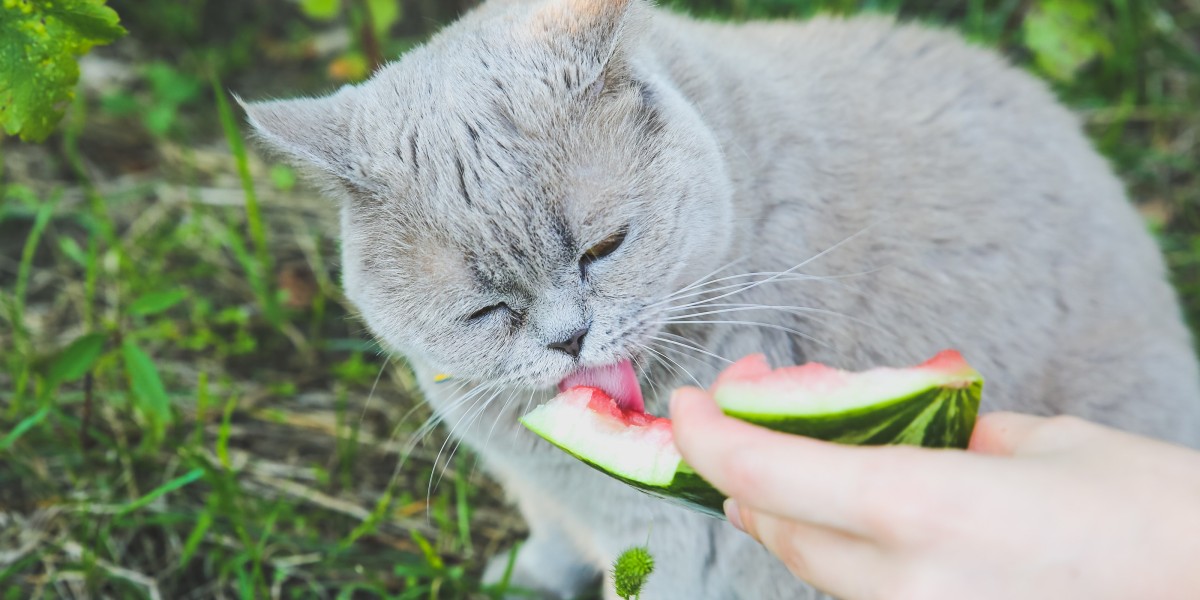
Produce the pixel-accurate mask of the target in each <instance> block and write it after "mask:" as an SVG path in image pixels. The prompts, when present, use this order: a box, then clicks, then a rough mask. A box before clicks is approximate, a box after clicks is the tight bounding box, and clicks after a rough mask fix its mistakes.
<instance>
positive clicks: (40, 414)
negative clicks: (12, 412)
mask: <svg viewBox="0 0 1200 600" xmlns="http://www.w3.org/2000/svg"><path fill="white" fill-rule="evenodd" d="M49 414H50V407H48V406H45V407H42V408H41V410H39V411H37V412H35V413H33V414H32V415H29V416H28V417H25V418H24V419H21V422H19V423H17V425H16V426H15V427H13V428H12V431H10V432H8V435H6V436H4V439H0V452H4V451H5V450H8V449H9V448H10V447H11V446H12V445H13V444H15V443H17V440H19V439H21V436H23V435H25V432H27V431H29V430H30V429H33V428H34V427H36V426H37V425H38V423H41V422H42V421H44V420H46V415H49Z"/></svg>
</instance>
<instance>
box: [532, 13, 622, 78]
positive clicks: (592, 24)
mask: <svg viewBox="0 0 1200 600" xmlns="http://www.w3.org/2000/svg"><path fill="white" fill-rule="evenodd" d="M641 3H642V0H554V1H553V2H550V3H549V4H547V5H546V6H545V7H544V8H543V9H542V12H541V15H540V19H539V23H540V26H541V27H542V28H544V30H545V31H548V32H550V33H551V34H552V35H554V36H556V37H560V38H561V37H565V38H566V39H567V40H568V41H569V42H570V45H571V46H572V47H573V48H574V49H575V50H577V51H579V52H582V53H583V54H584V55H585V56H586V57H587V58H589V59H592V60H593V61H595V62H597V63H599V64H601V65H603V64H604V63H607V62H608V61H609V60H610V59H611V58H612V55H613V53H614V52H615V51H616V50H617V47H618V45H619V42H620V41H621V38H622V37H624V36H625V35H626V34H627V33H628V32H629V30H630V29H631V26H632V25H633V24H634V22H635V21H636V16H635V15H634V13H636V12H637V11H638V9H639V8H640V7H639V5H640V4H641Z"/></svg>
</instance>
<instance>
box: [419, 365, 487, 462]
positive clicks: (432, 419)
mask: <svg viewBox="0 0 1200 600" xmlns="http://www.w3.org/2000/svg"><path fill="white" fill-rule="evenodd" d="M466 386H467V383H466V382H464V383H462V384H459V386H458V389H457V390H456V392H455V393H458V392H461V391H462V389H463V388H465V387H466ZM487 387H488V386H487V384H484V385H481V386H479V387H477V388H475V389H473V390H471V391H469V392H467V393H466V394H465V395H464V396H462V397H461V398H457V399H455V400H454V401H453V402H452V403H451V404H450V405H449V406H447V407H445V408H444V409H442V410H440V411H435V412H434V413H433V414H432V415H430V416H429V418H428V419H426V420H425V422H424V423H422V424H421V426H420V427H418V428H417V430H416V431H414V432H413V434H412V436H411V438H410V439H409V441H408V443H407V444H405V447H404V449H403V450H402V451H401V454H400V462H399V466H400V467H401V468H403V466H404V464H405V463H406V462H407V461H408V459H409V457H410V456H411V455H412V453H413V451H415V450H416V448H417V446H418V445H420V444H421V442H423V441H424V440H425V438H426V437H428V436H429V435H430V434H432V433H433V431H434V430H435V429H437V426H438V425H440V424H441V423H442V422H443V421H445V417H444V415H446V414H449V413H451V412H453V411H454V410H457V409H458V408H459V407H460V406H463V405H465V404H466V403H467V402H470V401H471V400H472V399H473V398H475V397H476V396H477V395H479V394H482V393H484V392H485V391H486V390H487ZM415 410H416V409H415V408H414V409H413V410H410V411H409V414H411V413H412V412H413V411H415Z"/></svg>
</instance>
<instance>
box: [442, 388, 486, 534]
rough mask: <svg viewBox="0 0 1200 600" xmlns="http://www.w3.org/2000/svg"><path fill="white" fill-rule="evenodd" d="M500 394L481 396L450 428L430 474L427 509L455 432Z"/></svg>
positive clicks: (447, 465)
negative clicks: (440, 467) (444, 456)
mask: <svg viewBox="0 0 1200 600" xmlns="http://www.w3.org/2000/svg"><path fill="white" fill-rule="evenodd" d="M498 393H499V390H496V392H494V393H493V394H492V395H491V396H490V397H489V396H486V395H484V394H480V395H479V397H478V398H477V399H476V400H475V402H474V403H473V404H471V406H469V407H468V408H467V409H466V410H465V411H463V414H462V416H461V417H459V418H458V420H457V421H455V422H454V425H453V426H451V427H450V431H449V432H447V435H446V440H445V441H443V442H442V447H441V448H440V449H439V450H438V453H437V456H435V457H434V459H433V467H432V470H431V471H430V473H429V485H428V487H427V488H426V490H425V504H426V506H427V507H428V506H430V504H431V503H432V500H433V487H434V486H433V483H434V477H435V476H436V475H437V474H438V464H440V463H441V460H442V455H443V454H445V452H446V446H447V445H448V444H449V443H450V440H453V439H456V438H455V436H454V432H455V431H457V430H458V426H459V425H461V424H462V422H463V420H464V419H466V418H467V417H469V416H471V415H472V413H473V411H474V410H476V408H477V407H479V406H480V404H481V402H482V403H483V405H484V406H485V407H486V404H487V402H490V401H491V399H493V398H495V397H496V395H497V394H498ZM485 399H486V400H485ZM455 448H457V444H456V445H455ZM448 467H449V464H448V463H447V464H446V466H445V467H443V473H444V469H445V468H448ZM438 481H439V482H440V481H441V478H440V477H439V478H438ZM426 514H428V510H427V511H426Z"/></svg>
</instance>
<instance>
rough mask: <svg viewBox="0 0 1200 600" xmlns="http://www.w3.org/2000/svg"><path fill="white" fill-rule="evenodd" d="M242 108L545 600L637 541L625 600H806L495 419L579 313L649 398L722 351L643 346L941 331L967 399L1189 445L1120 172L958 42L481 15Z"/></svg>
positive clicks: (540, 392)
mask: <svg viewBox="0 0 1200 600" xmlns="http://www.w3.org/2000/svg"><path fill="white" fill-rule="evenodd" d="M246 108H247V110H248V112H249V114H250V118H251V121H252V123H253V124H254V126H255V127H256V129H257V130H258V132H259V134H260V136H261V137H262V138H263V140H264V141H265V142H266V143H267V144H268V145H269V146H271V147H273V148H275V149H277V150H278V151H280V152H282V153H284V154H286V155H288V156H290V157H291V158H293V159H295V161H296V162H297V163H298V164H300V165H302V166H303V167H305V168H306V170H307V172H308V173H309V174H310V175H311V176H312V177H314V178H315V179H316V180H317V181H318V182H320V183H321V184H322V185H323V186H325V188H326V189H328V190H329V192H330V194H332V195H333V196H335V197H337V198H338V199H339V201H340V202H341V207H342V209H341V215H342V231H343V253H344V255H343V260H344V262H343V264H344V268H345V286H346V289H347V292H348V293H349V296H350V298H351V299H352V300H353V301H354V303H355V304H356V305H357V306H358V307H359V309H360V310H361V312H362V315H363V317H364V318H365V319H366V321H367V323H368V324H369V326H370V328H371V330H372V331H373V332H374V333H375V334H376V335H377V336H378V337H379V338H380V339H381V340H383V341H384V342H385V343H386V345H387V346H389V347H390V348H391V349H392V350H394V351H396V352H399V353H402V354H403V355H405V356H406V357H407V358H409V359H410V362H411V364H412V365H413V366H414V368H415V369H416V372H417V374H418V376H419V378H420V380H421V382H422V385H423V387H424V391H425V393H426V394H427V396H428V398H429V400H430V402H431V403H432V404H433V405H434V406H435V407H436V409H437V410H438V412H439V414H440V416H442V417H443V418H444V419H445V420H446V422H447V423H448V424H449V425H451V426H453V433H454V435H456V436H458V437H459V438H461V439H462V440H464V441H465V442H467V443H468V444H470V445H471V446H473V447H475V448H476V449H477V450H479V451H480V452H481V453H482V455H483V458H484V460H485V461H486V463H487V464H488V466H489V469H490V471H491V473H492V474H493V475H494V476H496V477H497V478H499V480H500V481H501V482H503V483H504V484H505V486H506V487H507V489H508V490H509V491H510V492H511V493H512V495H513V497H514V499H515V500H516V502H517V503H518V505H519V506H520V508H521V510H522V512H523V513H524V514H525V516H526V518H527V519H528V521H529V524H530V528H531V530H532V535H531V538H530V540H529V542H528V543H527V544H526V545H525V546H524V549H523V551H522V553H521V554H520V556H519V559H518V562H517V569H516V574H515V575H516V582H517V583H519V584H522V585H529V586H535V587H539V588H541V589H542V590H544V591H545V592H546V593H547V595H548V596H551V597H567V596H569V595H571V594H573V593H575V592H577V591H579V590H580V589H581V588H582V586H585V585H587V584H588V582H589V581H590V580H591V579H592V578H593V577H595V576H597V575H598V574H599V573H601V572H602V571H603V570H604V569H605V568H606V566H607V565H609V564H610V563H611V561H612V559H613V558H614V557H615V556H616V555H617V554H618V553H619V552H620V551H622V550H623V549H625V548H627V547H629V546H631V545H634V544H636V543H640V542H642V541H644V540H645V539H646V537H647V534H648V533H650V546H651V549H652V551H653V552H654V554H655V555H656V556H657V557H658V564H659V570H658V572H657V573H656V574H655V575H654V577H652V578H651V581H650V584H649V587H648V589H647V591H646V594H645V596H644V597H645V598H647V599H662V598H677V599H681V600H704V599H723V598H747V599H755V600H759V599H763V598H815V597H817V596H818V595H817V594H816V592H814V591H812V590H811V589H809V588H807V587H805V586H803V585H802V584H800V583H798V582H796V581H795V580H794V579H793V578H792V577H791V576H790V575H789V574H788V573H787V572H786V571H785V570H783V569H782V567H780V566H779V564H778V563H777V562H775V561H774V560H772V559H770V558H769V557H768V556H767V555H766V553H765V551H764V550H762V549H761V548H760V547H759V546H758V545H757V544H755V543H754V542H753V541H751V540H750V539H749V538H747V537H745V536H743V535H741V534H739V533H738V532H736V531H734V530H733V529H731V528H730V527H729V526H727V525H726V524H724V523H723V522H718V521H715V520H710V519H708V518H705V517H701V516H699V515H695V514H691V513H689V512H685V511H683V510H681V509H677V508H674V507H672V506H669V505H667V504H664V503H662V502H660V501H656V500H651V499H649V498H646V497H644V496H641V495H640V494H638V493H636V492H633V491H631V490H630V489H628V488H626V487H624V486H622V485H621V484H618V483H616V482H614V481H611V480H609V479H607V478H605V477H604V476H602V475H599V474H597V473H595V472H593V471H591V470H590V469H588V468H587V467H585V466H583V465H582V464H580V463H578V462H576V461H574V460H573V459H571V458H569V457H567V456H566V455H565V454H563V453H561V452H558V451H556V450H554V449H552V448H550V447H549V446H548V445H547V444H545V443H543V442H542V441H540V440H538V439H536V438H535V437H534V436H532V435H531V434H529V433H527V432H525V431H523V430H522V429H521V428H520V427H519V426H517V425H516V424H515V419H516V417H517V416H519V415H520V414H522V413H524V412H525V411H526V410H528V409H529V407H530V406H531V405H532V403H535V402H540V401H543V400H545V399H546V398H548V397H549V396H550V394H551V393H552V388H553V386H554V384H555V383H556V382H557V381H559V380H560V379H561V378H562V377H564V376H565V375H566V374H567V373H568V372H570V371H571V370H573V369H575V368H576V367H577V366H578V364H577V363H576V362H575V361H573V360H572V359H571V358H570V357H568V356H566V355H564V354H563V353H561V352H555V351H552V350H549V349H548V348H547V344H549V343H553V342H555V341H558V340H561V339H563V337H564V336H566V335H567V334H569V333H570V332H572V331H575V330H576V329H578V328H579V327H581V326H583V325H586V324H588V323H590V324H591V333H590V334H589V335H588V338H587V339H586V340H585V343H584V346H583V353H582V355H581V356H580V363H582V364H589V365H600V364H606V363H610V362H613V361H616V360H618V359H620V358H622V357H628V356H633V357H635V359H636V361H637V363H638V364H639V365H640V366H641V371H640V377H641V378H642V381H643V386H644V387H645V389H646V391H647V395H648V402H649V407H650V409H651V411H652V412H656V413H658V414H662V413H663V412H664V411H665V400H666V395H667V393H668V391H669V390H670V389H671V388H673V387H676V386H678V385H682V384H687V383H691V382H692V376H694V377H695V379H697V380H699V382H700V383H707V382H709V381H710V380H711V379H712V377H713V375H714V374H715V372H716V370H717V369H718V368H719V367H720V366H721V364H722V363H720V362H719V361H717V360H716V359H713V358H711V357H710V356H707V355H706V354H704V353H701V352H699V351H694V350H687V349H684V348H683V347H682V346H679V345H675V344H672V343H670V342H664V341H661V340H658V339H654V337H653V336H657V337H659V338H664V337H665V338H666V339H668V340H672V341H673V342H676V343H690V344H695V345H697V346H699V347H701V348H702V349H703V350H704V352H707V353H711V354H715V355H719V356H723V357H728V358H738V357H740V356H742V355H745V354H749V353H752V352H757V351H766V352H767V354H768V355H769V356H770V357H771V359H772V360H773V361H774V362H775V363H776V364H781V363H794V362H802V361H808V360H814V361H821V362H826V363H831V364H835V365H838V366H841V367H845V368H852V369H859V368H866V367H871V366H877V365H885V364H886V365H904V364H908V363H913V362H916V361H920V360H923V359H925V358H928V357H929V356H931V355H932V354H934V353H935V352H937V351H938V350H941V349H943V348H947V347H954V348H959V349H961V350H963V351H964V352H965V354H966V355H967V357H968V359H969V360H970V361H971V362H973V363H974V364H975V365H977V366H978V368H979V369H980V370H981V371H982V372H983V373H984V374H985V375H986V376H987V379H988V384H987V391H986V398H985V404H986V406H985V409H986V410H998V409H1011V410H1020V411H1025V412H1031V413H1036V414H1044V415H1049V414H1057V413H1072V414H1076V415H1081V416H1083V417H1087V418H1091V419H1094V420H1097V421H1100V422H1103V423H1108V424H1111V425H1115V426H1119V427H1122V428H1125V429H1128V430H1131V431H1135V432H1139V433H1144V434H1150V435H1155V436H1158V437H1161V438H1164V439H1168V440H1174V441H1178V442H1182V443H1186V444H1189V445H1196V444H1198V443H1200V390H1198V389H1197V381H1198V379H1200V378H1198V376H1197V367H1196V361H1195V357H1194V355H1193V352H1192V349H1191V340H1190V338H1189V334H1188V332H1187V331H1186V329H1185V327H1184V325H1183V323H1182V321H1181V318H1180V314H1179V309H1178V306H1177V303H1176V300H1175V298H1174V296H1173V292H1172V290H1171V288H1170V287H1169V285H1168V284H1167V282H1166V278H1165V274H1164V267H1163V263H1162V260H1161V257H1160V256H1159V253H1158V251H1157V249H1156V248H1155V246H1154V244H1153V242H1152V240H1151V238H1150V236H1149V235H1147V233H1146V232H1145V231H1144V227H1143V225H1142V223H1141V221H1140V220H1139V217H1138V215H1137V214H1136V212H1135V211H1134V210H1133V209H1132V208H1131V206H1130V205H1129V203H1128V202H1127V201H1126V198H1125V193H1124V191H1123V189H1122V186H1121V184H1120V183H1119V182H1118V180H1117V179H1116V178H1115V177H1114V176H1113V174H1112V172H1111V169H1110V167H1109V166H1108V165H1107V164H1106V163H1105V161H1104V160H1102V159H1101V158H1100V157H1099V156H1098V155H1097V154H1096V152H1094V151H1093V149H1092V148H1091V146H1090V145H1089V142H1088V141H1087V139H1086V138H1085V136H1084V135H1083V133H1081V128H1080V125H1079V123H1078V122H1077V120H1076V119H1075V118H1074V117H1073V116H1072V115H1071V114H1070V113H1069V112H1068V111H1066V110H1065V109H1063V108H1061V107H1060V106H1059V105H1058V104H1057V103H1056V102H1055V99H1054V98H1053V97H1052V95H1051V94H1050V92H1049V91H1048V90H1047V89H1046V88H1045V86H1044V85H1042V84H1041V83H1039V82H1038V81H1036V80H1035V79H1033V78H1032V77H1029V76H1028V75H1026V74H1024V73H1022V72H1020V71H1018V70H1016V69H1014V68H1012V67H1010V66H1009V65H1007V64H1006V63H1005V62H1004V61H1003V60H1002V59H1000V58H999V57H997V56H996V55H994V54H992V53H991V52H988V51H985V50H982V49H979V48H974V47H971V46H968V45H967V44H965V43H964V42H963V41H961V40H960V39H959V38H957V37H956V36H954V35H951V34H949V33H945V32H941V31H936V30H931V29H927V28H923V27H919V26H914V25H898V24H896V23H894V22H892V21H890V20H887V19H883V18H877V17H872V18H857V19H851V20H838V19H828V18H819V19H814V20H812V21H809V22H806V23H752V24H747V25H720V24H711V23H699V22H695V21H691V20H688V19H686V18H683V17H680V16H676V15H672V14H669V13H666V12H662V11H660V10H658V9H655V8H653V7H651V6H649V5H648V4H646V3H644V2H643V0H619V1H614V0H607V1H606V0H542V1H532V0H530V1H518V0H509V1H499V0H493V1H492V2H490V3H487V4H485V5H484V6H483V7H481V8H480V9H477V10H476V11H474V12H472V13H470V14H468V15H467V16H466V17H464V18H463V19H462V20H461V21H459V22H458V23H456V24H454V25H452V26H450V27H448V28H447V29H446V30H445V31H444V32H443V33H441V34H440V35H438V36H437V37H436V38H434V39H433V40H432V41H431V42H430V43H428V44H427V45H425V46H424V47H422V48H420V49H417V50H414V51H413V52H411V53H409V54H407V55H406V56H405V57H404V58H403V59H402V60H401V61H399V62H398V63H395V64H392V65H389V66H388V67H386V68H385V69H383V70H382V71H381V72H380V73H378V74H377V75H376V76H375V77H374V78H373V79H372V80H371V81H370V82H368V83H365V84H363V85H360V86H357V87H347V88H345V89H343V90H342V91H340V92H339V93H338V94H336V95H334V96H332V97H329V98H323V99H302V100H292V101H281V102H267V103H258V104H250V105H249V106H247V107H246ZM622 228H628V230H629V235H628V240H627V241H626V243H625V244H624V245H623V246H622V247H621V248H620V249H619V250H618V251H617V252H616V253H615V254H613V255H612V256H611V257H609V258H607V259H604V260H602V261H599V262H597V263H595V264H594V265H592V267H591V270H590V272H589V273H588V275H587V276H586V278H584V277H581V272H580V267H579V265H578V262H577V260H578V258H579V257H580V255H581V254H582V253H583V252H584V251H585V250H586V249H587V248H589V247H590V246H592V245H594V244H597V243H599V242H600V241H602V240H604V239H605V238H607V237H609V236H610V235H611V234H613V233H614V232H616V231H618V230H620V229H622ZM739 259H740V260H739ZM734 261H737V262H734ZM731 263H732V265H731ZM801 263H803V265H804V266H803V267H802V268H799V269H797V270H796V271H794V272H792V273H791V274H790V275H787V276H781V277H777V278H774V279H769V275H755V276H750V275H748V276H746V277H744V278H741V279H726V280H721V281H720V282H719V283H708V284H705V285H701V286H699V287H696V288H693V291H700V292H705V293H704V294H703V295H697V296H686V295H681V296H679V297H677V298H674V302H673V303H666V304H659V303H660V302H662V301H663V300H664V299H667V298H668V297H669V296H671V294H673V293H675V292H677V291H678V290H681V289H683V288H685V287H687V286H688V285H690V284H692V283H693V282H696V281H697V280H698V279H701V278H703V277H704V276H705V275H706V274H710V273H712V272H714V271H717V270H718V269H720V268H721V267H723V266H726V267H727V268H726V269H725V270H723V271H720V272H719V273H717V274H716V275H714V276H712V277H711V278H710V279H708V280H706V281H717V280H720V278H722V277H726V276H730V275H737V274H751V273H771V272H781V271H785V270H787V269H789V268H792V267H795V266H796V265H798V264H801ZM798 273H803V274H805V275H806V277H800V276H798V275H797V274H798ZM768 279H769V281H764V280H768ZM756 281H764V283H761V284H760V285H757V286H755V287H752V288H750V289H745V290H741V291H739V293H737V294H736V295H733V296H729V297H726V298H723V299H719V300H714V299H715V298H718V297H720V296H721V295H722V294H724V293H727V292H731V291H738V290H737V288H727V289H723V290H721V291H717V288H720V287H721V286H728V285H732V284H735V283H738V282H745V283H752V282H756ZM705 299H707V300H709V301H710V302H713V305H709V306H708V307H707V308H706V307H705V306H697V307H694V308H693V309H691V310H676V311H674V312H671V310H670V307H671V306H672V304H674V305H682V304H686V303H688V302H693V301H699V300H705ZM499 302H504V303H506V304H507V305H508V306H510V307H511V310H507V311H506V310H501V311H498V312H495V313H492V314H490V315H489V316H487V317H484V318H482V319H479V320H477V321H473V322H468V320H467V319H466V316H467V315H470V314H471V313H473V312H475V311H477V310H479V309H480V308H483V307H486V306H490V305H494V304H497V303H499ZM729 304H737V305H765V306H774V307H799V308H797V309H779V308H762V309H757V310H742V309H741V308H740V307H737V306H728V305H729ZM715 305H726V306H715ZM723 309H731V312H724V313H719V314H709V315H704V316H697V317H694V318H692V319H690V320H723V321H734V320H738V321H742V322H743V323H742V324H678V323H676V324H672V325H669V326H665V327H664V325H663V323H662V322H663V321H664V319H665V318H667V317H669V316H671V315H680V314H687V313H689V312H709V311H713V310H723ZM788 330H793V331H788ZM671 335H675V336H683V337H670V336H671ZM682 340H687V341H686V342H684V341H682ZM647 346H650V347H653V348H654V352H657V353H660V354H663V355H666V357H669V360H667V359H663V358H660V357H658V356H657V355H655V354H654V352H651V351H648V350H646V349H645V348H646V347H647ZM672 362H674V363H677V364H672ZM685 369H686V371H688V372H690V375H686V374H684V373H683V371H684V370H685ZM442 372H445V373H450V374H453V375H456V376H457V380H456V383H451V384H446V385H433V384H432V379H433V376H434V374H435V373H442ZM492 571H493V572H492V573H491V576H493V577H495V576H496V573H495V569H493V570H492Z"/></svg>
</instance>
